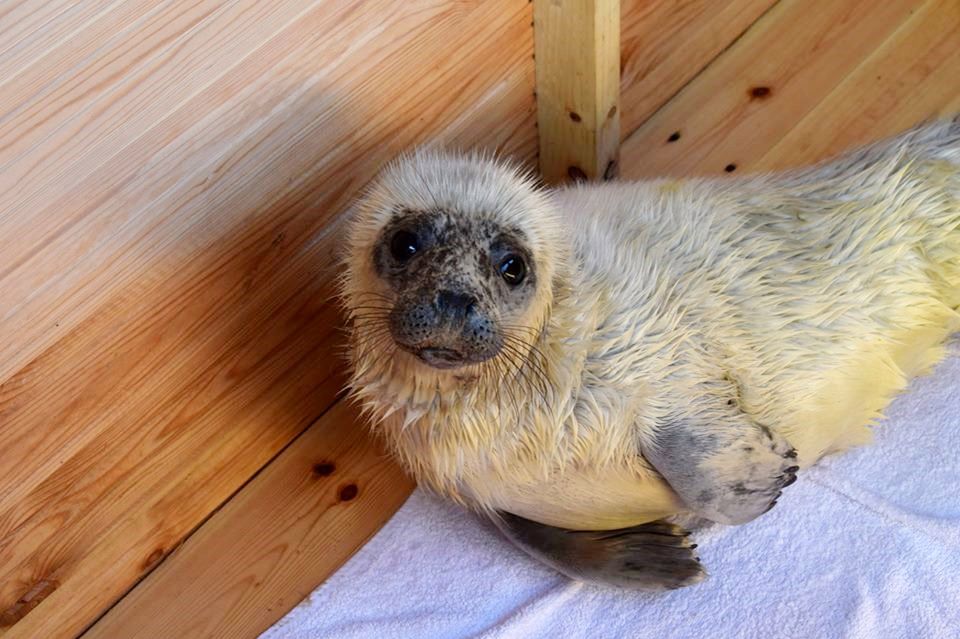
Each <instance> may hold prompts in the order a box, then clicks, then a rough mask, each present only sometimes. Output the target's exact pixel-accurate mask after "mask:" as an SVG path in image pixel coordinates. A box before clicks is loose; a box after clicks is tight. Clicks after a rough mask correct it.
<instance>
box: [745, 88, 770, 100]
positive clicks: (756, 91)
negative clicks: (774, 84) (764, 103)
mask: <svg viewBox="0 0 960 639" xmlns="http://www.w3.org/2000/svg"><path fill="white" fill-rule="evenodd" d="M772 93H773V92H772V91H771V90H770V87H753V88H752V89H750V97H751V98H753V99H754V100H763V99H766V98H769V97H770V95H771V94H772Z"/></svg>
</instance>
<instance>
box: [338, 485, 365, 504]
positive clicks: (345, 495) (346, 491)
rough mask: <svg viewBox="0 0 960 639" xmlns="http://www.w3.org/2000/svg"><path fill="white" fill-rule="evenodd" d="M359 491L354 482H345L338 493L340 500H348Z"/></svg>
mask: <svg viewBox="0 0 960 639" xmlns="http://www.w3.org/2000/svg"><path fill="white" fill-rule="evenodd" d="M359 492H360V489H359V488H357V485H356V484H347V485H346V486H342V487H341V488H340V493H339V497H340V501H350V500H351V499H353V498H355V497H356V496H357V494H358V493H359Z"/></svg>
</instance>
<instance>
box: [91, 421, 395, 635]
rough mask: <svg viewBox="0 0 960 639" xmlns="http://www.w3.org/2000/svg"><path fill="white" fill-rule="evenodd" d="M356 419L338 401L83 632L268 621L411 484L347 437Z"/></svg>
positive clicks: (154, 631) (213, 628)
mask: <svg viewBox="0 0 960 639" xmlns="http://www.w3.org/2000/svg"><path fill="white" fill-rule="evenodd" d="M358 422H359V418H358V416H357V414H356V412H355V411H354V410H353V408H352V407H350V406H348V405H347V404H346V403H345V402H340V403H338V404H336V405H335V406H334V408H333V409H332V410H331V411H330V412H329V413H327V414H326V415H324V416H323V417H322V418H321V419H320V420H319V421H318V422H317V423H316V424H315V425H314V426H313V427H312V428H310V429H309V430H308V431H307V432H306V433H304V435H303V436H301V437H300V438H298V439H297V440H296V441H295V442H294V443H293V444H292V445H291V446H290V448H288V449H287V450H285V451H284V452H283V453H282V454H281V455H280V456H279V457H278V458H277V459H276V460H275V461H273V462H272V463H271V464H270V465H269V466H268V467H267V468H266V469H265V470H264V471H263V473H261V474H260V475H258V476H257V477H256V478H255V479H254V480H253V481H252V482H251V483H250V485H248V486H246V487H245V488H244V489H243V491H241V492H240V493H239V494H238V495H237V496H236V497H235V498H233V499H231V500H230V502H229V503H228V504H227V505H226V506H224V508H223V509H222V510H220V511H218V512H217V513H216V514H215V515H213V517H212V518H211V519H210V521H208V522H206V523H205V524H204V525H203V527H202V528H200V530H199V531H198V532H197V533H196V534H194V535H192V536H191V537H190V538H189V539H188V540H187V541H186V543H185V544H184V545H183V547H181V548H178V549H177V550H176V551H174V553H173V554H172V555H171V556H170V557H169V558H167V560H166V561H164V562H163V564H161V565H160V567H159V568H157V570H156V571H154V572H153V573H152V574H151V575H150V576H149V577H147V579H146V580H145V581H144V582H143V583H141V584H140V585H139V586H138V587H137V588H136V589H134V590H133V592H131V593H130V594H129V595H128V596H127V597H125V598H124V599H123V600H122V601H121V602H120V603H119V604H118V605H117V606H116V607H115V608H114V609H113V610H111V611H110V612H109V614H107V615H106V617H104V618H103V619H102V620H101V621H100V622H99V623H97V625H96V626H94V627H93V628H92V629H91V630H90V631H89V632H87V633H86V634H85V635H84V638H85V639H118V638H120V637H122V638H123V639H138V638H142V639H153V638H155V637H237V636H248V637H255V636H256V635H257V634H259V633H260V632H262V631H264V630H266V629H267V628H269V627H270V625H272V624H273V623H274V622H275V621H276V620H277V619H278V618H279V617H281V616H282V615H283V614H285V613H286V611H288V610H289V609H290V608H292V607H293V606H294V605H296V604H297V603H299V601H300V600H301V599H303V598H304V597H306V596H307V595H308V594H310V592H312V590H313V588H314V587H315V586H316V585H317V583H319V581H321V580H322V577H324V576H325V575H327V574H329V573H330V572H332V571H333V570H335V569H336V568H337V567H338V566H339V565H340V563H341V562H342V561H343V560H344V559H345V558H346V557H347V556H348V555H349V554H350V553H352V552H353V551H354V550H356V549H357V548H358V547H359V546H360V545H361V544H362V543H363V542H364V541H365V540H366V539H367V538H368V537H369V536H370V535H371V534H372V533H373V532H374V530H375V529H376V527H377V526H376V524H377V523H378V522H379V521H380V517H381V514H382V513H383V512H392V511H393V510H396V508H398V507H399V506H400V504H401V503H402V496H403V495H404V490H409V489H410V488H411V485H412V484H411V482H410V481H409V480H405V479H398V477H399V476H398V473H397V469H396V467H395V466H394V465H393V463H392V462H390V461H388V459H387V456H386V454H385V453H384V452H383V451H381V450H380V449H379V448H378V447H374V446H369V445H367V444H366V442H364V441H363V440H360V439H358V438H356V437H354V436H353V435H354V431H355V429H356V427H357V426H356V425H357V423H358ZM398 481H399V485H397V482H398ZM174 602H175V604H176V605H171V603H174Z"/></svg>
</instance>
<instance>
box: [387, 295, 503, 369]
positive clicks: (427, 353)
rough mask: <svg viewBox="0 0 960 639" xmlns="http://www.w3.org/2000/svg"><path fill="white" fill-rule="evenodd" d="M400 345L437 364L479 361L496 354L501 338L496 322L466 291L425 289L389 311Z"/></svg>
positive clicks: (445, 364) (420, 357)
mask: <svg viewBox="0 0 960 639" xmlns="http://www.w3.org/2000/svg"><path fill="white" fill-rule="evenodd" d="M390 332H391V334H392V336H393V339H394V341H395V342H396V343H397V345H398V346H399V347H400V348H402V349H404V350H405V351H407V352H409V353H412V354H413V355H416V356H417V357H418V358H419V359H420V360H421V361H423V362H424V363H426V364H429V365H430V366H433V367H434V368H444V369H445V368H455V367H458V366H463V365H466V364H476V363H479V362H482V361H485V360H488V359H490V358H491V357H493V356H495V355H496V354H497V352H498V351H499V341H498V339H497V331H496V327H495V325H494V322H493V321H492V320H491V319H490V318H489V317H488V316H487V315H486V314H485V313H483V312H482V311H481V310H480V304H479V301H478V300H477V298H476V297H475V296H474V295H471V294H470V293H468V292H464V291H453V290H441V291H439V292H437V293H435V294H433V295H431V294H430V293H429V292H424V293H423V294H421V295H418V296H416V297H415V298H413V299H406V300H400V301H398V303H397V304H396V306H394V309H393V312H392V313H391V314H390Z"/></svg>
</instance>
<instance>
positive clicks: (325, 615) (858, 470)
mask: <svg viewBox="0 0 960 639" xmlns="http://www.w3.org/2000/svg"><path fill="white" fill-rule="evenodd" d="M951 350H952V353H953V355H952V357H951V358H950V359H948V360H947V361H946V362H944V363H943V364H941V365H940V366H939V367H938V368H937V370H936V371H935V372H934V373H933V375H931V376H929V377H925V378H921V379H918V380H915V381H914V382H913V384H912V385H911V387H910V389H909V391H907V393H906V394H904V395H903V396H901V397H900V398H898V399H897V400H896V401H895V402H894V403H893V405H892V406H891V407H890V408H889V410H888V411H887V418H886V419H885V420H884V421H883V422H882V423H881V424H880V425H879V426H878V427H877V429H876V434H875V441H874V443H873V444H872V445H870V446H867V447H863V448H859V449H856V450H853V451H850V452H847V453H845V454H843V455H836V456H833V457H830V458H828V459H825V460H823V461H821V462H820V463H819V464H818V465H816V466H815V467H814V468H811V469H809V470H808V471H806V472H804V473H802V474H801V477H800V479H799V480H798V481H797V483H796V484H794V485H793V486H792V487H790V488H788V489H787V490H786V491H784V495H783V497H781V499H780V501H779V504H778V505H777V506H776V508H774V509H773V510H771V511H770V512H769V513H767V514H766V515H764V516H762V517H760V518H759V519H757V520H755V521H753V522H751V523H749V524H747V525H744V526H737V527H726V526H719V525H715V526H711V527H709V528H706V529H704V530H702V531H700V532H699V533H698V535H697V542H698V543H699V545H700V548H699V550H700V556H701V558H702V559H703V561H704V563H705V565H706V566H707V570H708V571H709V572H710V574H711V577H710V578H708V579H707V580H706V581H704V582H703V583H701V584H698V585H696V586H693V587H691V588H686V589H682V590H677V591H672V592H669V593H666V594H646V593H637V592H627V591H622V590H617V589H613V588H605V587H599V586H592V585H586V584H582V583H576V582H572V581H570V580H568V579H566V578H565V577H561V576H559V575H558V574H556V573H555V572H553V571H551V570H550V569H548V568H546V567H543V566H541V565H540V564H538V563H537V562H535V561H534V560H532V559H530V558H528V557H527V556H526V555H524V554H523V553H522V552H521V551H519V550H517V549H515V548H514V547H513V546H511V545H510V544H509V543H508V542H506V541H505V540H503V539H502V538H501V537H500V536H499V534H498V533H497V532H496V531H495V530H494V529H493V528H492V527H491V526H490V525H488V524H487V523H486V522H484V521H481V520H479V519H478V518H477V517H475V516H472V515H470V514H468V513H466V512H464V511H462V510H460V509H458V508H456V507H454V506H451V505H449V504H447V503H444V502H441V501H438V500H436V499H434V498H432V497H429V496H427V495H425V494H424V493H421V492H419V491H416V492H414V494H413V495H412V496H411V497H410V499H409V500H408V501H407V503H406V504H405V505H404V506H403V507H402V508H401V509H400V510H399V511H398V512H397V513H396V514H395V515H394V517H393V518H392V519H391V520H390V521H389V522H388V523H387V525H386V526H384V528H383V529H382V530H381V531H380V532H379V533H378V534H377V535H376V536H375V537H374V538H373V539H372V540H371V541H370V542H369V543H368V544H367V545H366V546H364V547H363V548H362V549H361V550H360V551H359V552H358V553H357V554H356V555H355V556H354V557H352V558H351V559H350V561H349V562H347V563H346V564H345V565H344V566H343V567H342V568H341V569H340V570H339V571H338V572H337V573H336V574H334V575H333V576H332V577H331V578H330V579H329V580H328V581H327V582H326V583H324V584H323V585H322V586H320V587H319V588H318V589H317V590H316V591H315V592H314V593H313V594H312V595H310V597H308V598H307V599H306V600H305V601H304V602H303V603H301V604H300V606H298V607H297V608H295V609H294V610H293V611H291V612H290V613H289V614H288V615H287V616H286V617H285V618H284V619H282V620H281V621H280V622H278V623H277V624H276V625H275V626H274V627H273V628H271V629H270V630H268V631H267V632H266V633H264V635H262V636H263V637H264V638H267V639H320V638H322V637H331V638H333V637H335V638H337V639H349V638H353V637H357V638H359V637H364V638H366V637H374V638H376V639H390V638H393V637H404V638H407V637H410V638H417V639H435V638H438V639H439V638H445V637H484V638H490V639H492V638H494V637H498V638H506V637H522V638H535V637H550V638H554V637H558V638H564V639H567V638H575V637H591V638H593V637H603V638H606V637H631V638H640V637H669V638H672V637H697V638H700V637H704V636H712V637H737V638H752V637H756V638H762V639H774V638H776V637H790V638H797V637H829V638H839V637H863V638H865V639H882V638H886V637H890V638H898V639H899V638H907V637H909V638H913V637H917V638H924V639H934V638H940V637H943V638H947V637H949V638H957V637H960V357H957V355H958V354H960V348H958V347H957V344H954V345H953V347H952V349H951Z"/></svg>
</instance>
